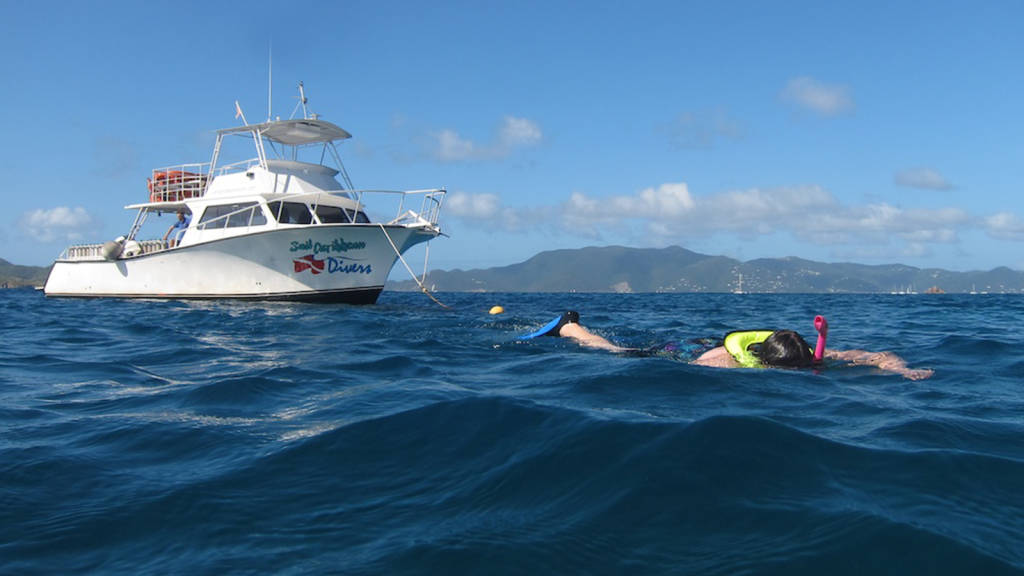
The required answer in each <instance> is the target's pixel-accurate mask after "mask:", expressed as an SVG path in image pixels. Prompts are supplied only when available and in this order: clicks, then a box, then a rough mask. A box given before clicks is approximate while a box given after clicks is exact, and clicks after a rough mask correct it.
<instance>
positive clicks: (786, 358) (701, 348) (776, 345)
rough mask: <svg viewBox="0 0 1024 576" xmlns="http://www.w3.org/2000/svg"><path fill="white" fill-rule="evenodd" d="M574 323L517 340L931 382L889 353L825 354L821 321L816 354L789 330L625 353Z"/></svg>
mask: <svg viewBox="0 0 1024 576" xmlns="http://www.w3.org/2000/svg"><path fill="white" fill-rule="evenodd" d="M579 320H580V315H579V313H578V312H576V311H575V310H570V311H568V312H566V313H564V314H562V315H561V316H560V317H558V318H556V319H554V320H552V321H551V322H549V323H548V324H547V325H545V326H544V327H543V328H541V329H540V330H537V331H536V332H533V333H530V334H526V335H524V336H522V337H521V339H530V338H536V337H538V336H557V337H562V338H571V339H573V340H575V341H576V342H578V343H579V344H580V345H582V346H587V347H589V348H599V349H602V350H608V351H610V352H618V353H626V354H636V355H641V356H658V355H676V356H677V357H682V353H684V352H689V354H688V355H687V356H688V360H687V361H688V362H689V363H690V364H696V365H698V366H710V367H714V368H757V367H769V368H810V367H813V366H815V365H819V364H821V363H822V362H823V361H824V360H833V361H838V362H845V363H848V364H854V365H862V366H874V367H876V368H879V369H881V370H884V371H886V372H892V373H894V374H899V375H900V376H903V377H904V378H908V379H910V380H923V379H925V378H930V377H931V376H932V374H933V373H934V372H933V371H932V370H919V369H912V368H908V367H907V363H906V362H905V361H904V360H903V359H902V358H900V357H899V356H897V355H895V354H893V353H892V352H868V351H866V350H826V349H825V347H824V342H825V341H824V334H825V333H827V331H828V325H827V323H826V322H825V321H824V319H823V318H821V317H820V316H819V317H818V318H816V319H815V327H816V328H818V330H819V345H818V346H817V347H816V348H817V349H813V348H811V346H810V345H809V344H808V343H807V341H806V340H804V339H803V338H802V337H801V336H800V334H798V333H796V332H794V331H792V330H753V331H739V332H730V333H729V334H727V335H726V336H725V339H724V341H723V342H721V343H720V344H719V343H712V344H709V343H708V341H707V340H697V341H693V342H692V343H690V344H688V345H685V346H683V347H680V346H678V345H674V344H673V345H668V346H663V347H659V348H657V349H646V350H645V349H639V348H624V347H622V346H618V345H616V344H613V343H612V342H610V341H608V340H607V339H606V338H603V337H601V336H598V335H597V334H594V333H593V332H591V331H589V330H587V329H586V328H585V327H583V326H582V325H580V323H579ZM819 321H820V322H819ZM823 331H824V332H823ZM681 348H687V349H688V350H684V349H681Z"/></svg>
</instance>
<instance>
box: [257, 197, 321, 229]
mask: <svg viewBox="0 0 1024 576" xmlns="http://www.w3.org/2000/svg"><path fill="white" fill-rule="evenodd" d="M267 207H268V208H270V213H271V214H273V215H274V218H277V221H278V222H280V223H281V224H312V223H313V215H312V214H311V213H310V212H309V206H307V205H305V204H303V203H302V202H281V201H277V202H268V203H267Z"/></svg>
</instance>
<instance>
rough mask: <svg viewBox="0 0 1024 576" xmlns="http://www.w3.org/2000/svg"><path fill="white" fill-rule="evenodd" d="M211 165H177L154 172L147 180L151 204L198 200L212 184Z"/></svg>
mask: <svg viewBox="0 0 1024 576" xmlns="http://www.w3.org/2000/svg"><path fill="white" fill-rule="evenodd" d="M209 172H210V163H209V162H204V163H197V164H177V165H175V166H167V167H165V168H157V169H155V170H153V175H152V176H151V177H150V178H147V179H146V187H147V188H148V189H149V201H150V202H179V201H181V200H186V199H188V198H197V197H199V196H202V195H203V194H204V193H205V192H206V186H207V184H209V182H210V174H209Z"/></svg>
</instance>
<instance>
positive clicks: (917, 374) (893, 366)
mask: <svg viewBox="0 0 1024 576" xmlns="http://www.w3.org/2000/svg"><path fill="white" fill-rule="evenodd" d="M825 358H826V359H829V360H840V361H842V362H849V363H851V364H858V365H861V366H874V367H876V368H879V369H881V370H885V371H886V372H892V373H893V374H899V375H900V376H903V377H904V378H907V379H909V380H924V379H925V378H931V376H932V374H934V373H935V372H934V371H933V370H915V369H912V368H908V367H907V363H906V361H904V360H903V358H900V357H899V356H897V355H895V354H893V353H892V352H868V351H867V350H826V351H825Z"/></svg>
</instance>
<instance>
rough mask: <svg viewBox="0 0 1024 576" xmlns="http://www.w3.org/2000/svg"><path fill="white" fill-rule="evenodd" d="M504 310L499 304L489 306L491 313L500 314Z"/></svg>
mask: <svg viewBox="0 0 1024 576" xmlns="http://www.w3.org/2000/svg"><path fill="white" fill-rule="evenodd" d="M504 311H505V309H504V308H502V307H501V306H492V307H491V314H501V313H502V312H504Z"/></svg>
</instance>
